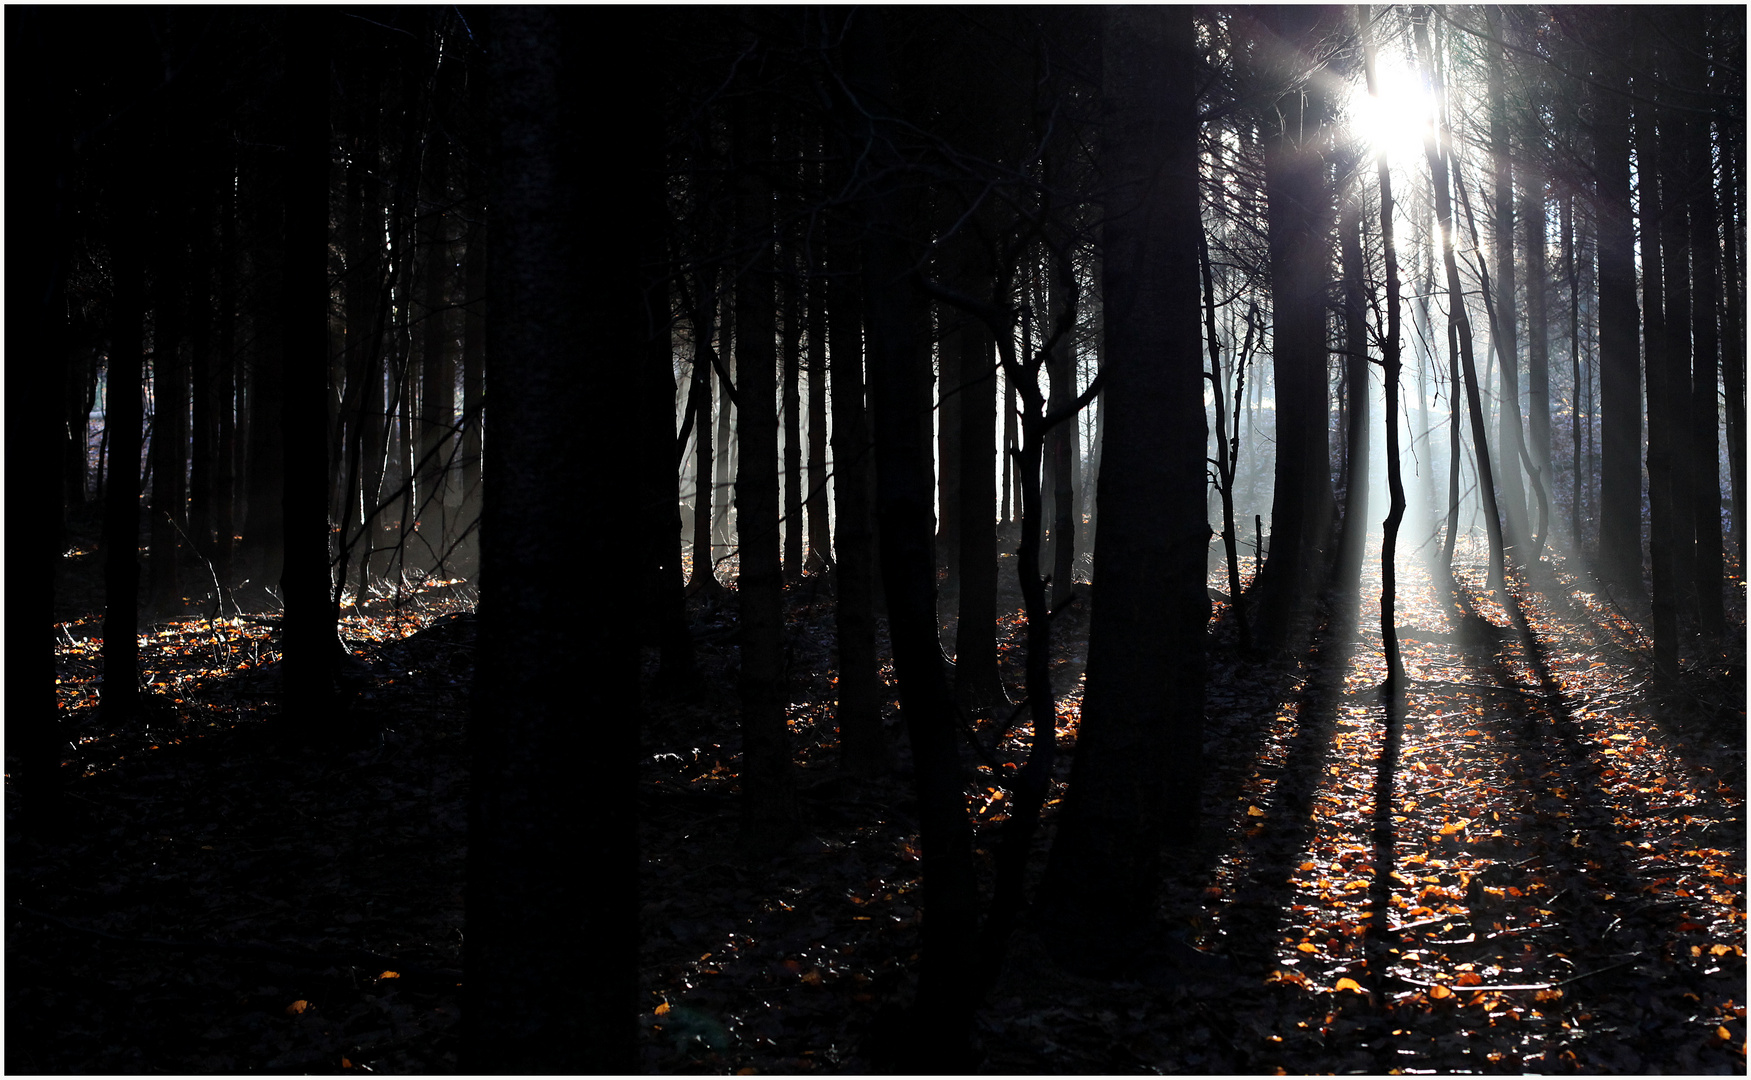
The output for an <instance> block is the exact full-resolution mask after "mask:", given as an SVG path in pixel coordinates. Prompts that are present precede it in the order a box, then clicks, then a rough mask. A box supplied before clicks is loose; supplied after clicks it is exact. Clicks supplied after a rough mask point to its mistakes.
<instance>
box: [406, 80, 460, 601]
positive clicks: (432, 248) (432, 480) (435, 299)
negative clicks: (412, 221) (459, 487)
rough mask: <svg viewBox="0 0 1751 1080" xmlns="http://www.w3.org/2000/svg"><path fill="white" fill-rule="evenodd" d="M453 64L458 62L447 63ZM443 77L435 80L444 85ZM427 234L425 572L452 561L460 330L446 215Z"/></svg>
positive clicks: (420, 458) (435, 187)
mask: <svg viewBox="0 0 1751 1080" xmlns="http://www.w3.org/2000/svg"><path fill="white" fill-rule="evenodd" d="M446 63H450V64H452V65H453V63H454V61H446ZM443 78H444V76H442V75H440V76H436V77H435V79H436V80H437V81H438V82H439V84H440V85H441V83H442V80H443ZM449 154H450V149H449V141H448V140H447V139H446V138H445V137H444V135H443V133H442V132H441V131H434V132H433V133H432V134H431V135H430V136H429V137H428V139H427V142H426V154H425V156H426V161H427V177H426V183H427V191H426V198H427V200H428V201H429V202H431V203H432V204H434V205H435V206H436V207H443V206H447V205H448V204H449V201H450V195H449V177H450V170H449ZM424 216H425V219H426V236H425V238H424V239H425V245H424V246H425V249H426V250H425V260H424V261H425V271H426V280H425V292H426V295H425V319H424V327H425V349H424V350H423V353H424V355H423V356H421V358H420V374H421V385H420V395H419V403H420V408H419V425H418V435H417V438H418V446H417V448H416V450H415V455H416V462H415V467H416V471H417V473H418V475H419V503H418V504H417V505H416V507H415V514H416V516H417V520H418V522H419V533H420V542H419V543H418V544H417V553H418V556H419V560H420V567H421V569H437V568H438V567H439V566H440V565H441V563H442V562H444V561H447V560H448V557H449V544H450V528H449V525H450V522H449V509H448V507H447V505H446V503H447V502H448V501H449V492H450V489H451V487H452V486H453V485H452V483H451V478H450V464H451V458H453V457H454V456H455V452H456V443H455V441H454V436H455V433H456V332H455V324H454V321H453V320H452V319H451V318H450V292H451V286H450V278H451V276H452V272H453V270H454V268H455V265H456V257H455V253H454V252H453V251H452V249H451V244H450V235H449V229H448V226H447V225H446V221H447V217H446V215H445V214H444V213H443V212H442V211H441V210H431V211H427V212H426V214H425V215H424Z"/></svg>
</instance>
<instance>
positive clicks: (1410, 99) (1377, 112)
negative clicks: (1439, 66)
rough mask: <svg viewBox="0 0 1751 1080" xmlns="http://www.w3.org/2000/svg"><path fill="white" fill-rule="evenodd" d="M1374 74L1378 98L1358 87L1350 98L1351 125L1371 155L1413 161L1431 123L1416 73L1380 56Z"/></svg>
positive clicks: (1429, 106)
mask: <svg viewBox="0 0 1751 1080" xmlns="http://www.w3.org/2000/svg"><path fill="white" fill-rule="evenodd" d="M1380 61H1381V62H1380V63H1379V66H1378V68H1377V70H1376V71H1375V81H1376V82H1377V83H1378V84H1379V88H1380V94H1379V97H1378V98H1376V97H1375V96H1373V95H1371V94H1369V93H1368V88H1367V87H1366V86H1363V85H1360V84H1358V85H1357V87H1356V89H1355V91H1354V92H1353V93H1352V94H1351V97H1350V109H1349V112H1350V125H1351V127H1352V128H1354V129H1355V130H1356V131H1357V132H1358V133H1360V135H1361V136H1362V139H1363V142H1364V143H1365V144H1366V145H1367V147H1368V149H1369V150H1370V151H1373V152H1379V151H1381V150H1384V151H1386V156H1387V158H1388V160H1390V161H1393V162H1395V163H1397V162H1408V161H1414V160H1416V159H1417V158H1419V157H1421V156H1422V154H1423V138H1424V135H1425V134H1426V133H1427V132H1428V129H1429V125H1430V123H1431V122H1432V121H1433V114H1434V106H1433V103H1432V101H1431V99H1430V97H1429V95H1428V94H1427V93H1425V92H1424V90H1423V86H1422V81H1421V80H1420V79H1418V78H1417V74H1416V72H1414V71H1412V70H1410V69H1409V68H1407V67H1405V66H1403V65H1402V64H1395V63H1390V62H1387V60H1386V58H1385V57H1384V56H1382V57H1381V58H1380Z"/></svg>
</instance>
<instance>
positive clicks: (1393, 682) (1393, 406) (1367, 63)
mask: <svg viewBox="0 0 1751 1080" xmlns="http://www.w3.org/2000/svg"><path fill="white" fill-rule="evenodd" d="M1356 23H1357V27H1358V29H1359V30H1360V32H1361V36H1362V50H1363V65H1364V75H1365V77H1366V78H1367V81H1368V94H1369V96H1370V97H1373V98H1375V99H1376V100H1379V96H1380V90H1379V87H1378V86H1377V84H1376V83H1375V66H1374V38H1373V35H1372V33H1371V32H1370V29H1369V28H1370V23H1369V21H1368V9H1367V7H1366V6H1361V7H1358V8H1357V9H1356ZM1374 161H1375V171H1376V173H1378V175H1379V180H1380V246H1381V249H1382V251H1383V253H1384V258H1385V262H1386V337H1385V338H1384V340H1382V342H1381V359H1382V360H1383V361H1384V362H1385V368H1386V394H1385V396H1386V486H1387V491H1388V498H1389V502H1390V505H1389V507H1388V509H1387V512H1386V521H1385V525H1384V527H1385V533H1386V535H1385V538H1384V539H1383V540H1382V542H1381V545H1380V585H1381V588H1380V640H1381V645H1382V651H1383V652H1384V653H1385V656H1386V687H1387V689H1388V690H1393V689H1396V688H1398V687H1399V686H1401V685H1402V684H1403V682H1404V662H1403V660H1402V659H1400V657H1399V646H1398V618H1397V615H1396V612H1395V609H1396V607H1397V604H1398V527H1399V525H1400V523H1402V522H1403V521H1404V509H1405V502H1404V472H1403V467H1402V465H1401V464H1400V462H1399V435H1398V380H1399V373H1400V367H1401V364H1400V360H1399V355H1400V354H1399V329H1400V327H1399V322H1400V315H1399V295H1398V293H1399V283H1398V248H1397V246H1396V245H1395V243H1394V240H1393V217H1392V215H1393V203H1392V170H1391V169H1390V168H1388V166H1387V161H1386V151H1385V150H1384V149H1381V150H1380V151H1379V152H1378V153H1377V154H1376V155H1375V158H1374Z"/></svg>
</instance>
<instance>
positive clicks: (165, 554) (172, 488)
mask: <svg viewBox="0 0 1751 1080" xmlns="http://www.w3.org/2000/svg"><path fill="white" fill-rule="evenodd" d="M178 171H179V170H176V169H175V168H174V167H170V168H168V169H167V175H165V176H164V177H163V178H162V180H161V182H162V186H161V188H160V198H159V204H160V209H159V214H160V218H159V220H160V226H159V232H158V236H157V237H156V238H155V239H154V242H153V250H154V251H155V252H156V253H157V254H158V256H159V259H160V262H159V265H158V272H157V273H156V274H155V275H154V277H153V293H154V296H153V302H152V446H151V450H150V456H151V459H152V502H151V517H150V519H149V522H148V525H147V535H148V537H149V538H150V540H149V544H150V548H149V555H148V559H147V564H146V596H147V607H148V609H149V610H151V611H152V612H154V613H158V612H163V613H172V612H176V611H177V610H178V609H179V608H180V607H181V606H182V605H181V601H180V598H181V595H182V589H181V587H180V585H179V583H178V581H177V573H176V555H177V548H178V547H179V544H178V542H177V539H178V538H177V529H178V527H179V526H180V525H181V524H182V518H183V517H184V509H183V508H184V504H185V501H186V495H187V492H186V489H185V487H184V484H183V476H184V472H183V470H184V467H185V458H184V456H183V448H184V446H185V444H186V438H187V433H186V428H187V415H188V386H187V382H188V372H187V369H186V368H184V366H183V363H182V335H183V325H184V323H185V321H186V320H185V317H184V315H185V308H186V305H187V303H188V297H187V295H186V292H187V288H188V280H187V277H188V259H187V256H186V254H185V248H184V236H185V235H186V232H187V221H186V218H187V211H186V210H185V208H184V207H183V206H182V205H181V204H182V191H181V188H182V185H181V184H180V183H179V182H177V180H176V179H174V178H173V177H174V176H175V174H176V173H177V172H178Z"/></svg>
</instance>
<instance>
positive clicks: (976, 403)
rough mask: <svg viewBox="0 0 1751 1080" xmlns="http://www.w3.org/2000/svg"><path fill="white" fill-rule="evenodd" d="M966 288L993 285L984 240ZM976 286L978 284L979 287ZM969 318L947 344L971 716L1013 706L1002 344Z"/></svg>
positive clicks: (962, 659) (963, 673) (962, 636)
mask: <svg viewBox="0 0 1751 1080" xmlns="http://www.w3.org/2000/svg"><path fill="white" fill-rule="evenodd" d="M964 243H965V246H964V247H963V249H962V254H963V262H962V264H961V265H962V269H963V273H962V275H961V283H962V285H963V286H965V287H966V288H967V291H968V292H969V293H971V294H972V295H978V292H977V291H975V290H978V289H981V288H982V289H984V290H989V289H990V288H991V282H992V278H993V276H994V272H995V271H994V268H993V267H992V266H991V265H990V263H991V257H990V254H989V252H988V251H986V250H985V249H984V247H983V244H982V242H981V241H980V240H978V239H976V238H974V237H971V236H969V237H966V238H965V240H964ZM975 281H977V284H975ZM959 317H960V318H962V319H964V320H965V322H964V323H963V325H962V327H961V330H960V333H959V334H958V335H956V337H955V338H954V339H952V340H951V341H948V342H945V343H944V349H945V355H946V352H947V350H948V349H958V352H959V354H960V356H959V363H958V365H957V366H958V367H959V370H960V387H961V389H960V393H959V394H957V395H955V396H956V398H957V399H958V401H959V406H958V408H959V412H960V453H959V454H958V455H957V456H958V457H959V459H960V466H961V474H960V485H959V488H960V494H959V498H958V500H957V501H958V502H959V504H960V510H961V513H960V528H959V530H958V531H959V540H960V552H959V555H960V558H959V566H960V618H959V620H958V621H957V622H956V624H955V696H956V699H957V700H958V701H959V702H960V703H961V705H962V706H963V707H964V708H966V709H968V710H969V711H971V712H975V713H977V712H985V711H988V710H990V709H993V708H996V707H997V706H999V705H1003V704H1007V702H1008V696H1007V695H1006V694H1005V693H1004V690H1003V681H1002V679H1001V678H1000V677H999V676H998V671H997V517H996V513H997V480H996V464H997V460H996V456H995V455H996V443H997V356H996V347H997V343H996V341H995V340H994V339H993V338H992V334H991V328H990V327H988V326H986V325H985V324H984V322H983V321H982V320H979V319H973V318H967V317H966V316H965V315H960V316H959Z"/></svg>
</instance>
